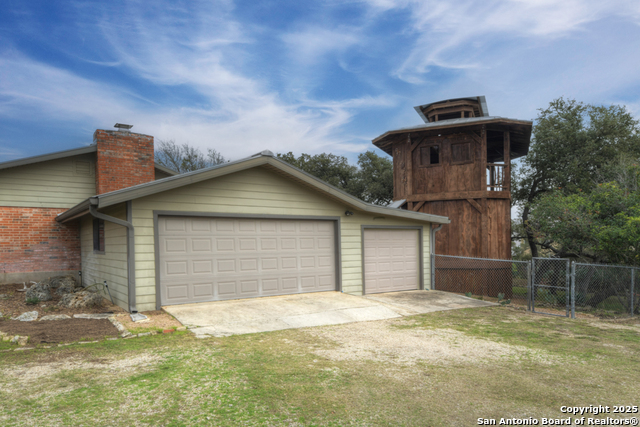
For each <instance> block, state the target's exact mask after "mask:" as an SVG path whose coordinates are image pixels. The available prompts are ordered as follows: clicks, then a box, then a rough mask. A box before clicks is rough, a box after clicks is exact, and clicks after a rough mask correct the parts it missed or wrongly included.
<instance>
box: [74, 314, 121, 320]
mask: <svg viewBox="0 0 640 427" xmlns="http://www.w3.org/2000/svg"><path fill="white" fill-rule="evenodd" d="M111 316H113V313H94V314H74V315H73V318H74V319H108V318H109V317H111Z"/></svg>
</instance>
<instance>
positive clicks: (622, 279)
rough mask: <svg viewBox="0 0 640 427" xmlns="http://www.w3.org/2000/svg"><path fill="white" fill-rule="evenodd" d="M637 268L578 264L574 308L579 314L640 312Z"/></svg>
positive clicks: (576, 265) (574, 266) (576, 267)
mask: <svg viewBox="0 0 640 427" xmlns="http://www.w3.org/2000/svg"><path fill="white" fill-rule="evenodd" d="M639 273H640V272H639V271H638V269H636V268H632V267H623V266H617V265H599V264H581V263H574V264H573V271H572V276H573V277H575V280H574V285H573V287H574V299H575V302H574V306H575V310H579V311H598V312H612V313H633V314H639V313H638V305H639V304H640V301H639V299H640V289H638V282H637V280H638V279H637V277H636V276H638V274H639Z"/></svg>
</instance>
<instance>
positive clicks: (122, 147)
mask: <svg viewBox="0 0 640 427" xmlns="http://www.w3.org/2000/svg"><path fill="white" fill-rule="evenodd" d="M93 141H94V142H95V143H96V145H97V149H98V152H97V158H96V191H97V192H98V194H102V193H108V192H110V191H115V190H120V189H122V188H126V187H131V186H133V185H138V184H143V183H145V182H150V181H153V180H154V179H155V171H154V156H153V137H152V136H149V135H142V134H139V133H132V132H123V131H112V130H101V129H98V130H96V131H95V133H94V134H93Z"/></svg>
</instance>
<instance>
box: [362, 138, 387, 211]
mask: <svg viewBox="0 0 640 427" xmlns="http://www.w3.org/2000/svg"><path fill="white" fill-rule="evenodd" d="M358 166H359V167H360V170H359V171H358V178H359V180H360V183H361V184H360V185H361V188H362V191H361V192H360V198H361V199H362V200H364V201H365V202H368V203H375V204H377V205H387V204H389V202H391V201H392V200H393V162H391V160H389V159H388V158H386V157H380V156H378V155H377V154H376V153H375V152H373V151H367V152H366V153H362V154H360V155H359V156H358Z"/></svg>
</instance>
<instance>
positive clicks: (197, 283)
mask: <svg viewBox="0 0 640 427" xmlns="http://www.w3.org/2000/svg"><path fill="white" fill-rule="evenodd" d="M167 224H168V225H167ZM158 229H159V236H158V238H159V245H158V246H159V248H160V259H159V262H160V264H161V267H160V288H161V304H163V305H168V304H184V303H188V302H204V301H215V300H223V299H234V298H247V297H254V296H262V295H282V294H290V293H299V292H316V291H323V290H335V288H336V274H335V269H336V261H335V241H334V240H335V238H334V225H333V222H331V221H304V220H250V219H227V218H197V217H194V218H173V217H160V220H159V225H158ZM167 230H169V231H167ZM180 230H184V231H180ZM281 233H287V234H288V236H286V237H285V236H281Z"/></svg>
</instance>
